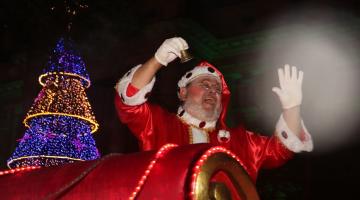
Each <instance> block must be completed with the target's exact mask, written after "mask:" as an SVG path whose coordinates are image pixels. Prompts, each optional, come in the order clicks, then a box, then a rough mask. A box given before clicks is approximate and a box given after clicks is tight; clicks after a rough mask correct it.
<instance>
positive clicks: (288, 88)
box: [272, 65, 304, 109]
mask: <svg viewBox="0 0 360 200" xmlns="http://www.w3.org/2000/svg"><path fill="white" fill-rule="evenodd" d="M278 75H279V82H280V88H278V87H273V88H272V91H273V92H275V93H276V94H277V95H278V97H279V99H280V102H281V105H282V108H283V109H289V108H292V107H295V106H298V105H300V104H301V101H302V81H303V77H304V73H303V72H302V71H299V72H298V70H297V68H296V67H295V66H293V67H291V73H290V66H289V65H285V67H284V69H283V68H280V69H278Z"/></svg>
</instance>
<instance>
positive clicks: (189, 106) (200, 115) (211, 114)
mask: <svg viewBox="0 0 360 200" xmlns="http://www.w3.org/2000/svg"><path fill="white" fill-rule="evenodd" d="M183 108H184V109H185V111H186V112H187V113H189V114H190V115H192V116H193V117H195V118H197V119H199V120H202V121H217V120H218V119H219V116H220V113H221V104H218V105H217V106H216V108H215V109H214V110H212V111H207V110H204V109H203V108H202V106H201V105H199V104H197V103H195V102H192V101H191V100H187V101H185V102H184V105H183Z"/></svg>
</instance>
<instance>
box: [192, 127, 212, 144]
mask: <svg viewBox="0 0 360 200" xmlns="http://www.w3.org/2000/svg"><path fill="white" fill-rule="evenodd" d="M191 133H192V144H198V143H209V135H208V133H207V132H206V131H204V130H201V129H198V128H195V127H191Z"/></svg>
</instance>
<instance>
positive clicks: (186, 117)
mask: <svg viewBox="0 0 360 200" xmlns="http://www.w3.org/2000/svg"><path fill="white" fill-rule="evenodd" d="M182 112H183V114H182V115H181V113H182ZM177 114H178V115H177V116H178V117H179V118H180V119H181V120H182V121H183V122H185V123H186V124H189V125H192V126H195V127H196V128H199V129H205V130H213V129H215V126H216V121H201V120H199V119H197V118H195V117H193V116H191V115H190V114H189V113H187V112H186V111H185V110H184V108H182V107H181V106H180V107H179V108H178V112H177ZM180 115H181V116H180ZM201 122H205V126H204V127H202V128H200V127H199V124H200V123H201Z"/></svg>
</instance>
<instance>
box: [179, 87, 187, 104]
mask: <svg viewBox="0 0 360 200" xmlns="http://www.w3.org/2000/svg"><path fill="white" fill-rule="evenodd" d="M186 96H187V89H186V87H181V88H180V89H179V99H180V101H185V100H186Z"/></svg>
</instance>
